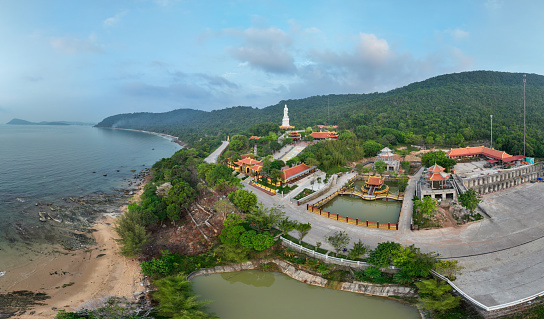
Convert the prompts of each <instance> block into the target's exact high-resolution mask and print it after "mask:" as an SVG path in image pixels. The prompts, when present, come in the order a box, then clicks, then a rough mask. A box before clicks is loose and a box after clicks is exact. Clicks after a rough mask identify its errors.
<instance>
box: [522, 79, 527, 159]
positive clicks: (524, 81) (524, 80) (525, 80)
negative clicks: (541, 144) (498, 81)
mask: <svg viewBox="0 0 544 319" xmlns="http://www.w3.org/2000/svg"><path fill="white" fill-rule="evenodd" d="M526 76H527V74H524V75H523V156H525V83H526V82H527V78H526Z"/></svg>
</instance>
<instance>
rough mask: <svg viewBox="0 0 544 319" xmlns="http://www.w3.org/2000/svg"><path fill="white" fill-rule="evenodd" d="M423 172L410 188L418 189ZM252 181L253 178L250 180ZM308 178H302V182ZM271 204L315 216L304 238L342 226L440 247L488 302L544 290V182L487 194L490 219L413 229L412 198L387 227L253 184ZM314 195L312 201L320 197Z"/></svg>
mask: <svg viewBox="0 0 544 319" xmlns="http://www.w3.org/2000/svg"><path fill="white" fill-rule="evenodd" d="M420 174H421V172H418V174H416V176H414V178H412V179H410V183H409V185H408V187H407V189H406V192H405V198H406V199H411V198H412V197H413V195H414V189H415V181H417V180H418V179H419V175H420ZM354 175H355V174H353V173H351V174H346V175H344V176H342V177H340V178H339V179H338V182H337V184H336V185H335V186H334V187H333V188H332V189H331V190H330V191H329V192H328V193H327V194H325V195H324V196H322V197H321V198H324V197H325V196H328V194H330V193H332V192H334V191H335V190H336V189H338V188H340V187H341V186H342V185H344V184H345V183H346V182H347V180H349V178H351V177H352V176H354ZM246 182H248V180H246ZM304 182H305V181H304V180H303V181H302V183H304ZM247 189H248V190H251V191H253V192H254V193H255V194H256V195H257V196H258V198H259V201H261V202H262V203H264V204H265V205H266V206H272V205H273V204H280V205H284V206H285V212H286V215H287V216H288V217H289V218H291V219H294V220H298V221H301V222H310V223H311V225H312V229H311V231H310V233H309V234H308V235H307V236H306V237H305V238H304V241H306V242H308V243H311V244H315V243H316V242H322V243H323V248H326V249H329V250H330V249H332V247H330V246H329V245H328V244H327V243H326V240H325V237H326V236H329V235H331V234H333V233H334V232H335V231H339V230H343V231H346V232H347V233H348V235H349V236H350V237H351V238H352V242H355V241H357V240H359V239H361V240H362V241H363V242H365V243H366V244H368V245H370V246H371V247H375V246H376V245H377V244H378V243H380V242H385V241H395V242H399V243H402V244H404V245H411V244H414V245H415V246H416V247H418V248H420V249H421V251H422V252H436V253H438V254H439V256H440V257H439V258H444V259H449V258H454V259H457V260H459V262H460V264H461V265H462V266H464V267H466V269H465V270H464V271H463V274H462V275H459V276H458V278H457V280H456V281H455V284H456V285H457V286H458V287H459V288H460V289H462V290H463V291H464V292H465V293H467V294H468V295H470V296H471V297H472V298H474V299H476V300H478V301H479V302H481V303H482V304H484V305H486V306H495V305H499V304H504V303H507V302H512V301H516V300H519V299H522V298H526V297H528V296H531V295H534V294H537V293H540V292H542V291H544V213H543V212H544V210H543V209H542V207H544V196H542V195H541V194H543V193H544V183H536V184H524V185H520V186H518V187H515V188H512V189H508V190H503V191H501V192H497V193H494V194H488V195H485V196H483V199H484V201H483V202H482V204H481V205H482V206H483V207H484V209H485V210H486V211H487V212H489V214H490V215H491V217H492V218H491V219H488V218H486V219H484V220H482V221H480V222H474V223H470V224H467V225H462V226H459V227H449V228H443V229H432V230H420V231H414V232H412V231H410V219H411V212H412V201H411V200H405V201H404V203H403V207H402V210H401V216H400V218H399V230H398V231H393V230H382V229H373V228H366V227H361V226H356V225H351V224H347V223H343V222H338V221H335V220H331V219H328V218H325V217H322V216H319V215H317V214H314V213H311V212H308V211H306V206H305V205H303V206H299V207H297V206H296V204H293V203H291V202H290V201H289V199H288V198H289V197H286V198H282V197H281V196H279V195H277V196H269V195H266V194H265V193H263V192H260V191H258V190H256V189H254V188H252V187H248V188H247ZM316 201H317V200H314V201H313V202H316ZM313 202H312V203H313Z"/></svg>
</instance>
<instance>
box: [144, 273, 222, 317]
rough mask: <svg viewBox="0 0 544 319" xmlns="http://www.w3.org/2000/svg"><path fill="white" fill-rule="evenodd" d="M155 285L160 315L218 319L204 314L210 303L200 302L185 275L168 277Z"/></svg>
mask: <svg viewBox="0 0 544 319" xmlns="http://www.w3.org/2000/svg"><path fill="white" fill-rule="evenodd" d="M154 284H155V286H156V287H157V290H156V291H154V292H153V293H152V296H153V299H155V300H156V301H158V303H159V307H158V308H159V315H161V316H166V317H170V318H175V319H185V318H194V319H206V318H217V317H215V316H212V315H210V314H207V313H206V312H204V310H205V305H206V304H208V302H206V301H199V300H198V296H197V295H195V294H194V293H193V292H192V291H191V282H190V281H188V280H187V279H185V275H178V276H172V277H166V278H163V279H160V280H156V281H155V282H154Z"/></svg>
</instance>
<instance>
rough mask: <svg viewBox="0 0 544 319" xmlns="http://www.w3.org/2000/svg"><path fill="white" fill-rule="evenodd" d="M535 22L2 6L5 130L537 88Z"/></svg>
mask: <svg viewBox="0 0 544 319" xmlns="http://www.w3.org/2000/svg"><path fill="white" fill-rule="evenodd" d="M543 12H544V1H537V0H533V1H529V0H519V1H514V0H512V1H502V0H487V1H478V0H456V1H436V0H432V1H423V0H421V1H404V0H397V1H388V0H380V1H378V0H375V1H367V0H356V1H350V0H344V1H332V0H331V1H319V0H314V1H302V0H297V1H293V0H288V1H282V0H278V1H259V0H251V1H245V0H241V1H235V0H231V1H228V0H225V1H213V0H204V1H203V0H199V1H184V0H131V1H129V0H116V1H111V0H77V1H74V0H47V1H44V0H0V123H6V122H7V121H9V120H11V119H12V118H21V119H25V120H28V121H56V120H64V121H85V122H95V123H97V122H99V121H100V120H102V119H103V118H105V117H108V116H111V115H115V114H119V113H133V112H166V111H170V110H174V109H179V108H192V109H199V110H205V111H209V110H214V109H222V108H226V107H232V106H239V105H243V106H252V107H259V108H262V107H266V106H268V105H273V104H276V103H278V102H279V101H281V100H286V99H299V98H305V97H309V96H315V95H327V94H346V93H370V92H386V91H388V90H391V89H394V88H398V87H402V86H405V85H408V84H410V83H413V82H416V81H423V80H425V79H428V78H430V77H434V76H437V75H442V74H448V73H457V72H464V71H472V70H493V71H506V72H526V73H536V74H541V75H544V63H543V62H544V61H543V60H542V57H543V52H544V41H543V40H544V19H542V14H543ZM280 117H281V115H280Z"/></svg>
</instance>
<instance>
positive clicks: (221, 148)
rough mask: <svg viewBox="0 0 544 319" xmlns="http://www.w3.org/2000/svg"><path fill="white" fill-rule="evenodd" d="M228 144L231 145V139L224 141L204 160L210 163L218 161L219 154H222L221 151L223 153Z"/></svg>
mask: <svg viewBox="0 0 544 319" xmlns="http://www.w3.org/2000/svg"><path fill="white" fill-rule="evenodd" d="M227 146H229V141H223V144H221V146H219V147H218V148H217V149H216V150H215V151H213V153H211V154H210V155H208V157H206V158H205V159H204V161H205V162H206V163H210V164H215V163H217V158H218V157H219V155H221V153H223V151H224V150H225V149H226V148H227Z"/></svg>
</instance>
